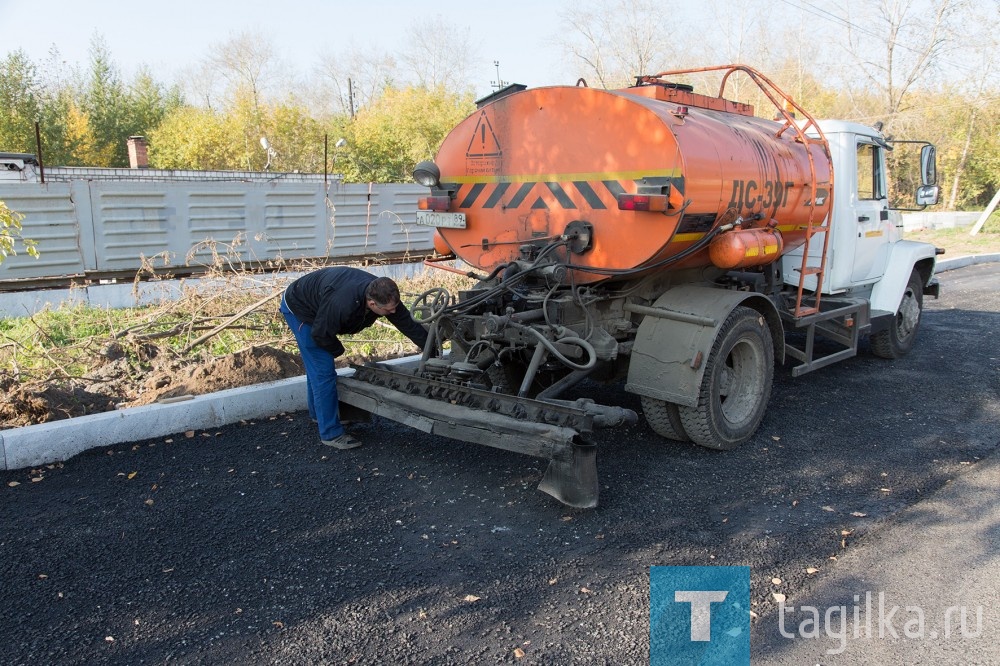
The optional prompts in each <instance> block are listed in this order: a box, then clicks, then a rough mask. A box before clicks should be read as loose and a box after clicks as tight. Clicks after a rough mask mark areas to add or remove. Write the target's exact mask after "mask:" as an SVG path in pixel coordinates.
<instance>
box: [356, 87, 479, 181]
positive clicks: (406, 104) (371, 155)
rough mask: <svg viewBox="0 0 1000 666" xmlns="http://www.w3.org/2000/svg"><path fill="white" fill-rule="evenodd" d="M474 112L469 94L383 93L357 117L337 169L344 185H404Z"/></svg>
mask: <svg viewBox="0 0 1000 666" xmlns="http://www.w3.org/2000/svg"><path fill="white" fill-rule="evenodd" d="M474 109H475V106H474V104H473V100H472V93H471V92H469V93H464V94H461V95H459V94H456V93H450V92H447V91H446V90H445V89H444V88H442V87H438V88H434V89H428V88H420V87H410V88H404V89H402V90H397V89H394V88H389V89H388V90H386V91H385V94H383V95H382V97H381V98H379V100H378V101H377V102H376V103H375V104H373V105H372V106H371V107H369V108H368V109H365V110H363V111H361V112H359V113H358V115H357V117H356V119H355V121H354V123H353V124H352V125H351V126H350V128H349V130H348V135H349V136H348V144H349V145H348V148H347V149H346V150H345V155H344V158H343V159H342V160H340V161H338V163H337V168H338V170H341V171H342V172H343V174H344V177H345V178H346V179H347V180H349V181H356V182H377V183H406V182H410V180H411V178H412V176H411V173H412V171H413V167H414V166H416V163H417V162H419V161H420V160H423V159H430V158H432V157H433V156H434V153H435V152H437V149H438V147H439V146H440V145H441V142H442V141H443V140H444V137H445V136H446V135H447V133H448V132H449V131H451V129H452V128H453V127H454V126H455V125H457V124H458V123H459V122H460V121H461V120H462V119H464V118H465V117H466V116H467V115H469V114H470V113H472V111H473V110H474Z"/></svg>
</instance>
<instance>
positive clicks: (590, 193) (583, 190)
mask: <svg viewBox="0 0 1000 666" xmlns="http://www.w3.org/2000/svg"><path fill="white" fill-rule="evenodd" d="M573 186H574V187H575V188H576V191H577V192H579V193H580V195H581V196H583V198H584V200H585V201H586V202H587V204H588V205H589V206H590V207H591V208H593V209H594V210H606V209H607V206H605V205H604V202H603V201H601V198H600V197H599V196H597V192H595V191H594V188H592V187H591V186H590V183H588V182H586V181H584V180H578V181H575V182H574V183H573Z"/></svg>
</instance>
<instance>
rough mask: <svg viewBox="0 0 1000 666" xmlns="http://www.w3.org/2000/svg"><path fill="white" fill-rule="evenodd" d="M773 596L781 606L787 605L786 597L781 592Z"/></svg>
mask: <svg viewBox="0 0 1000 666" xmlns="http://www.w3.org/2000/svg"><path fill="white" fill-rule="evenodd" d="M771 596H772V597H774V600H775V601H777V602H778V603H779V604H783V603H785V595H783V594H782V593H781V592H772V593H771Z"/></svg>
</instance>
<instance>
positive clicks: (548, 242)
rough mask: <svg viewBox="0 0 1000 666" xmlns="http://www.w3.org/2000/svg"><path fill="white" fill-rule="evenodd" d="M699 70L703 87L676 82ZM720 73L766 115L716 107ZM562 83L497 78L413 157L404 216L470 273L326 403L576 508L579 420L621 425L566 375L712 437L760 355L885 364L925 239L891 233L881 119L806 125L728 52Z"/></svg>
mask: <svg viewBox="0 0 1000 666" xmlns="http://www.w3.org/2000/svg"><path fill="white" fill-rule="evenodd" d="M705 72H717V73H718V74H719V76H720V78H721V84H720V87H719V94H718V96H710V95H705V94H699V93H696V92H695V91H694V90H693V89H692V87H691V86H689V85H684V84H678V83H676V82H675V81H676V80H677V79H678V78H680V77H682V76H683V75H690V74H694V73H705ZM736 74H738V75H740V76H745V77H748V78H749V79H750V80H751V81H753V82H754V83H755V84H757V86H758V87H759V89H760V90H761V91H762V92H763V93H764V95H765V97H766V98H767V99H769V100H770V102H772V103H773V106H774V111H775V115H774V119H773V120H771V119H765V118H761V117H757V116H755V115H754V109H753V108H752V107H750V106H748V105H747V104H743V103H740V102H735V101H731V100H728V99H726V98H725V92H726V86H727V82H729V80H730V79H731V77H732V76H733V75H736ZM582 83H583V82H582V81H581V82H580V83H579V84H578V85H577V86H565V87H547V88H539V89H533V90H525V89H524V88H523V87H522V86H510V87H509V88H507V89H505V90H502V91H499V92H498V93H496V94H494V95H492V96H490V97H489V98H487V99H485V100H483V101H482V102H481V103H480V105H479V108H478V109H477V110H476V112H475V113H473V114H472V115H471V116H469V117H468V118H466V119H465V120H464V121H462V122H461V123H460V124H459V125H458V126H457V127H455V128H454V129H453V130H452V131H451V132H450V133H449V134H448V136H447V138H446V139H445V140H444V142H443V144H442V145H441V148H440V150H439V151H438V153H437V156H436V158H435V159H434V160H433V161H427V162H421V163H420V164H418V165H417V168H416V170H415V172H414V177H415V178H416V180H417V181H418V182H419V183H421V184H423V185H425V186H427V187H428V188H429V193H428V196H427V197H425V198H423V199H421V200H420V202H419V208H420V210H418V211H417V223H418V224H425V225H431V226H433V227H436V228H437V232H436V238H435V249H436V251H437V253H438V254H439V255H440V257H439V259H440V260H442V262H441V265H447V264H444V263H443V260H451V259H459V260H461V261H462V262H464V264H467V265H469V266H471V267H472V269H473V270H472V271H470V273H471V274H472V275H474V276H475V277H476V279H477V283H476V285H475V287H474V288H471V289H469V290H467V291H462V292H460V293H457V294H450V293H448V292H447V291H445V290H444V289H434V290H431V291H429V292H427V293H425V294H422V295H421V296H420V297H419V298H418V301H417V303H415V304H414V311H415V312H416V313H418V315H419V316H421V317H422V318H423V321H424V323H425V324H427V325H428V326H429V327H430V332H431V335H430V336H429V340H428V344H427V348H425V349H424V350H423V354H422V356H421V357H420V358H419V360H417V359H413V360H412V361H410V362H408V363H403V364H395V365H383V364H373V365H365V366H360V367H356V368H355V374H354V375H353V377H350V378H345V379H343V380H342V382H341V385H342V389H341V400H342V401H343V402H344V403H347V404H349V405H352V406H354V407H356V408H361V409H363V410H366V411H368V412H371V413H375V414H379V415H382V416H385V417H388V418H390V419H395V420H397V421H400V422H402V423H405V424H407V425H409V426H412V427H416V428H418V429H421V430H423V431H426V432H429V433H434V434H438V435H442V436H445V437H450V438H455V439H459V440H465V441H470V442H477V443H481V444H487V445H490V446H495V447H499V448H503V449H508V450H513V451H518V452H521V453H526V454H529V455H534V456H539V457H542V458H545V459H548V460H549V465H548V468H547V469H546V472H545V474H544V476H543V478H542V481H541V483H540V484H539V489H540V490H542V491H544V492H547V493H549V494H551V495H553V496H554V497H556V498H557V499H558V500H560V501H562V502H564V503H566V504H569V505H571V506H576V507H591V506H595V505H596V504H597V499H598V482H597V471H596V463H595V454H596V450H595V446H594V445H593V444H592V443H591V441H592V438H591V437H590V435H591V433H593V431H594V430H595V429H597V428H604V427H614V426H616V425H621V424H624V423H628V422H634V421H635V420H636V419H637V418H638V416H637V414H636V413H635V412H633V411H632V410H629V409H623V408H621V407H618V406H613V405H601V404H597V403H595V402H594V401H593V400H591V399H588V398H580V397H577V398H576V399H573V400H568V399H566V397H565V394H566V393H567V392H568V391H569V390H570V389H571V388H572V387H574V386H575V385H577V384H578V383H579V382H581V381H582V380H584V379H589V380H598V381H622V380H624V382H625V390H626V391H629V392H631V393H635V394H637V395H638V396H639V397H640V399H641V405H642V412H643V416H644V417H645V419H646V421H647V422H648V423H649V425H650V427H651V428H652V429H653V430H654V431H655V432H656V433H658V434H659V435H662V436H663V437H666V438H669V439H674V440H679V441H691V442H693V443H695V444H698V445H701V446H706V447H709V448H713V449H730V448H732V447H735V446H737V445H738V444H740V443H741V442H744V441H746V440H747V439H749V438H750V437H751V436H753V434H754V432H755V431H756V430H757V428H758V426H759V425H760V423H761V420H762V418H763V415H764V412H765V410H766V408H767V404H768V400H769V397H770V393H771V382H772V377H773V373H774V366H775V364H776V363H777V364H783V363H784V362H785V361H786V360H792V361H793V362H794V364H793V366H792V368H791V373H792V375H793V376H798V375H801V374H803V373H806V372H809V371H811V370H815V369H817V368H820V367H822V366H825V365H828V364H830V363H833V362H835V361H838V360H841V359H844V358H848V357H851V356H854V355H855V354H856V353H857V351H858V347H859V341H860V340H861V339H862V338H863V337H868V338H869V340H870V349H871V351H872V352H873V353H874V354H876V355H878V356H883V357H888V358H897V357H899V356H902V355H903V354H905V353H906V352H908V351H909V350H910V349H911V348H912V346H913V344H914V340H915V336H916V333H917V328H918V325H919V323H920V315H921V309H922V304H923V297H924V296H925V295H928V294H931V295H935V296H936V295H937V289H938V285H937V282H936V280H935V279H934V277H933V274H934V262H935V255H936V250H935V248H934V247H933V246H930V245H926V244H923V243H914V242H910V241H906V240H903V239H902V238H901V227H902V225H901V222H900V218H899V213H898V210H900V208H898V207H893V206H891V205H890V202H889V198H888V197H889V195H888V181H887V174H886V155H887V152H888V151H890V150H892V148H893V144H894V142H893V141H892V140H890V139H887V138H886V137H884V136H883V135H882V134H881V133H880V132H879V130H878V129H876V128H872V127H868V126H864V125H861V124H857V123H852V122H845V121H817V120H815V119H813V118H812V116H810V115H809V114H808V113H807V112H806V111H805V110H804V109H802V108H800V107H799V106H798V105H797V104H796V103H795V102H794V101H793V100H792V99H791V98H789V97H788V96H787V95H785V94H784V93H782V92H781V91H780V89H778V87H777V86H775V85H774V84H773V83H772V82H771V81H769V80H768V79H767V78H765V77H764V76H763V75H762V74H760V73H759V72H757V71H755V70H753V69H751V68H749V67H745V66H741V65H731V66H726V67H717V68H705V69H700V70H683V71H674V72H664V73H661V74H657V75H654V76H643V77H639V78H638V79H637V81H636V85H635V86H632V87H629V88H626V89H623V90H598V89H594V88H588V87H586V86H585V85H580V84H582ZM906 143H917V144H923V145H922V147H921V149H920V165H919V172H920V180H921V183H922V184H921V185H920V187H919V189H918V190H917V192H916V202H915V204H916V205H917V206H920V207H922V206H926V205H930V204H934V203H936V202H937V196H938V188H937V186H936V184H935V180H936V174H935V158H934V147H933V146H931V145H930V144H926V143H925V142H906ZM908 207H909V208H911V209H912V205H909V206H908ZM454 264H455V262H450V265H451V266H452V270H460V271H461V272H465V271H464V270H463V269H456V268H454ZM821 341H822V343H821V344H820V342H821ZM445 349H447V350H448V351H447V353H445ZM573 393H574V395H579V394H580V389H575V390H574V392H573Z"/></svg>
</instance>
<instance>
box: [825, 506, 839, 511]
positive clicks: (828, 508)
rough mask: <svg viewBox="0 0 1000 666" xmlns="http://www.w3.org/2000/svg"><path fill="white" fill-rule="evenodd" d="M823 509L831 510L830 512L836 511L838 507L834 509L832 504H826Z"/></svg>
mask: <svg viewBox="0 0 1000 666" xmlns="http://www.w3.org/2000/svg"><path fill="white" fill-rule="evenodd" d="M823 510H824V511H830V512H833V511H836V509H834V508H833V507H832V506H824V507H823Z"/></svg>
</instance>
